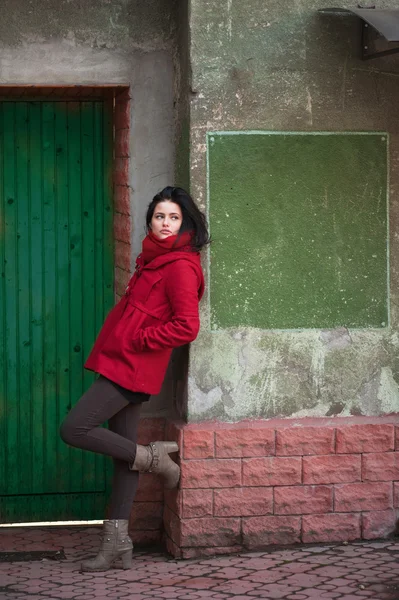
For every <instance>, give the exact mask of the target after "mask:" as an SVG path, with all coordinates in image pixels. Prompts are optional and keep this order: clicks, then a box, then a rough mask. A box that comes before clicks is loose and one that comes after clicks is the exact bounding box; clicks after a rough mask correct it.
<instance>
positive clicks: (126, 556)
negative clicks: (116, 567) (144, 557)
mask: <svg viewBox="0 0 399 600" xmlns="http://www.w3.org/2000/svg"><path fill="white" fill-rule="evenodd" d="M121 558H122V568H123V569H125V570H127V569H131V568H132V551H131V550H126V552H124V553H123V554H122V556H121Z"/></svg>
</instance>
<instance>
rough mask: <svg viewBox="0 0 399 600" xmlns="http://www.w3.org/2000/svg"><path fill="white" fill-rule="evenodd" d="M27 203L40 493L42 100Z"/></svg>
mask: <svg viewBox="0 0 399 600" xmlns="http://www.w3.org/2000/svg"><path fill="white" fill-rule="evenodd" d="M29 129H30V131H29V146H30V166H31V169H30V181H29V184H30V203H31V222H30V229H31V254H30V270H31V278H32V286H31V290H30V294H31V328H32V330H31V350H32V362H31V381H32V407H31V422H32V453H31V456H32V492H33V493H40V492H42V491H43V490H44V489H45V486H44V464H45V461H44V435H43V414H44V410H45V406H44V393H45V389H44V368H43V351H44V339H43V337H44V336H43V331H44V329H43V326H44V305H43V296H44V290H45V288H44V279H43V255H44V252H45V248H44V238H43V202H42V193H43V189H42V182H43V165H42V103H41V102H32V103H30V128H29Z"/></svg>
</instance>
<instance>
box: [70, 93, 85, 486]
mask: <svg viewBox="0 0 399 600" xmlns="http://www.w3.org/2000/svg"><path fill="white" fill-rule="evenodd" d="M80 131H81V116H80V103H79V102H68V181H69V260H70V289H69V298H70V301H69V302H70V312H69V331H70V348H69V352H70V393H71V403H72V405H74V404H76V402H78V400H79V398H80V397H81V395H82V392H83V373H82V362H83V358H82V355H83V353H82V346H83V340H82V335H83V314H82V294H83V289H82V245H83V240H82V220H81V216H82V156H81V147H80ZM71 458H72V462H71V466H70V470H69V473H70V490H71V491H79V490H80V489H81V486H82V482H83V477H84V473H83V469H82V463H83V456H82V452H81V451H80V450H77V449H72V450H71Z"/></svg>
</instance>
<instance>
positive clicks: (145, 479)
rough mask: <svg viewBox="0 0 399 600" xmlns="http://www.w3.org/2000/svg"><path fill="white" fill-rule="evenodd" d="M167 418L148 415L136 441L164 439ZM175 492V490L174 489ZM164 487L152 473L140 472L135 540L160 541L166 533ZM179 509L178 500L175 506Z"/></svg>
mask: <svg viewBox="0 0 399 600" xmlns="http://www.w3.org/2000/svg"><path fill="white" fill-rule="evenodd" d="M164 432H165V419H162V418H156V417H147V418H143V419H141V420H140V423H139V430H138V436H137V441H138V443H139V444H143V445H146V444H148V443H149V442H151V441H155V440H163V439H164ZM175 494H176V492H175ZM163 507H164V486H163V483H162V481H161V480H160V478H159V477H157V476H156V475H153V474H152V473H145V474H140V479H139V487H138V490H137V493H136V498H135V501H134V504H133V509H132V512H131V514H130V522H129V533H130V535H131V537H132V540H133V543H135V544H141V545H152V544H159V543H160V542H161V539H162V534H163V529H164V526H163ZM173 508H174V510H175V512H177V511H178V510H179V506H178V504H177V503H175V504H174V505H173Z"/></svg>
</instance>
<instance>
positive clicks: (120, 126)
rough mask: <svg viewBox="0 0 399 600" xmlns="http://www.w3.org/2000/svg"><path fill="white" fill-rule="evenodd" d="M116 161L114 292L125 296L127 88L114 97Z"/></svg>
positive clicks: (129, 221) (128, 260)
mask: <svg viewBox="0 0 399 600" xmlns="http://www.w3.org/2000/svg"><path fill="white" fill-rule="evenodd" d="M114 128H115V142H114V152H115V163H114V240H115V292H116V298H117V300H119V299H120V297H121V296H122V295H123V293H124V291H125V288H126V286H127V283H128V281H129V279H130V277H131V273H132V256H131V236H132V227H133V223H132V216H131V203H130V185H129V160H130V148H129V134H130V92H129V90H124V91H123V92H121V93H120V94H118V95H117V96H116V97H115V112H114Z"/></svg>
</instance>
